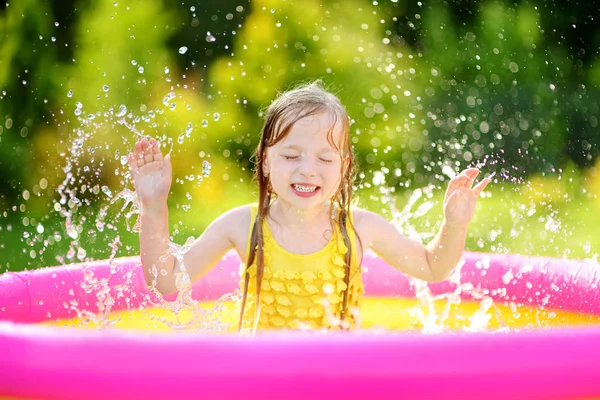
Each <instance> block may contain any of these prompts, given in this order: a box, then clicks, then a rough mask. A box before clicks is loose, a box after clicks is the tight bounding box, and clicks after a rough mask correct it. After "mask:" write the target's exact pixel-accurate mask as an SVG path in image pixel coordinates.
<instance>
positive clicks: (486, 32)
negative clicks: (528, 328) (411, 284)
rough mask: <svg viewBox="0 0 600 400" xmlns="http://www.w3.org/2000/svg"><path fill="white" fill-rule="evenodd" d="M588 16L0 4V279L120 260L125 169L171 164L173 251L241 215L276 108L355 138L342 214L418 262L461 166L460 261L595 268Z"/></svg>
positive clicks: (373, 8)
mask: <svg viewBox="0 0 600 400" xmlns="http://www.w3.org/2000/svg"><path fill="white" fill-rule="evenodd" d="M594 3H595V2H591V1H589V2H588V1H567V0H556V1H543V0H532V1H493V0H485V1H464V0H455V1H454V2H451V1H441V0H432V1H412V0H411V1H404V0H395V1H367V0H345V1H328V0H321V1H316V0H302V1H300V0H296V1H289V0H288V1H275V0H256V1H247V0H236V1H231V0H219V1H202V2H192V1H187V0H185V1H178V2H169V1H161V0H137V1H136V0H117V1H98V0H95V1H92V0H64V1H56V0H55V1H42V0H19V1H8V2H6V1H5V2H3V3H0V193H1V194H0V272H3V271H6V270H21V269H33V268H40V267H42V266H49V265H57V264H62V263H68V262H78V261H83V260H88V259H102V258H107V257H109V256H111V255H113V254H114V255H116V256H125V255H132V254H136V253H137V251H138V241H137V234H136V233H135V231H134V224H135V221H136V207H135V204H134V203H133V202H132V201H131V200H132V199H133V198H134V196H133V194H132V192H131V190H132V184H131V182H130V179H129V176H128V175H127V169H126V166H125V165H124V163H123V157H124V156H125V155H126V154H127V153H128V152H129V151H130V149H131V148H132V146H133V144H134V143H135V141H136V139H137V138H138V137H139V135H149V136H154V137H157V138H159V139H160V140H161V141H162V142H163V143H164V144H165V148H166V149H165V151H171V152H172V161H173V166H174V183H173V188H172V195H171V197H170V200H169V206H170V227H171V232H172V235H173V239H174V240H175V241H176V242H178V243H180V244H182V243H184V242H185V241H186V240H187V239H188V238H189V237H190V236H198V235H199V234H201V232H202V231H203V229H204V228H205V227H206V226H207V224H208V223H210V221H212V220H213V219H214V218H215V217H216V216H218V215H219V214H220V213H222V212H224V211H226V210H227V209H229V208H231V207H234V206H236V205H240V204H244V203H247V202H250V201H254V200H255V195H256V188H255V186H254V183H253V181H252V170H253V164H252V158H251V156H252V152H253V150H254V147H255V146H256V144H257V142H258V137H259V133H260V128H261V126H262V111H263V110H264V109H265V107H266V106H268V104H269V102H270V101H271V100H273V99H274V98H275V97H276V96H277V94H278V93H280V92H281V91H283V90H286V89H289V88H292V87H293V86H295V85H297V84H299V83H303V82H308V81H311V80H314V79H319V78H320V79H322V80H323V81H324V83H325V85H326V87H328V88H329V89H330V90H332V91H333V92H335V93H336V94H337V95H338V96H339V97H340V99H341V100H342V102H343V103H344V104H345V105H346V107H347V109H348V112H349V114H350V116H351V117H352V119H353V124H352V128H351V129H352V135H353V144H354V146H355V150H356V153H357V156H358V159H359V167H360V172H361V173H360V175H359V180H358V181H357V182H356V186H357V192H356V193H357V196H358V198H359V204H360V205H361V206H363V207H367V208H369V209H371V210H373V211H375V212H378V213H381V214H383V215H386V216H388V218H390V220H393V221H394V223H396V224H397V226H398V228H399V229H400V230H401V231H403V232H404V233H405V234H407V235H410V236H411V237H414V238H417V239H420V240H423V241H427V240H429V238H431V236H432V235H433V234H434V233H435V231H436V228H437V226H438V224H439V222H440V219H441V206H440V201H441V199H442V198H443V194H444V187H445V185H446V183H447V181H448V180H449V179H450V177H451V176H453V174H455V173H457V172H458V171H460V170H461V169H463V168H466V167H469V166H478V167H480V168H481V169H482V171H483V172H484V173H485V174H486V175H487V174H491V173H494V174H495V175H494V183H493V184H492V185H491V186H490V187H489V190H487V193H486V194H485V196H484V197H483V198H482V199H481V200H480V202H479V204H478V208H477V211H476V217H475V219H474V221H473V222H472V223H471V226H470V230H469V237H468V243H467V247H468V249H469V250H473V251H487V252H505V253H519V254H533V255H543V256H551V257H566V258H577V259H593V260H597V257H598V252H599V251H600V235H599V234H600V228H598V226H599V225H600V163H599V162H598V154H599V153H600V140H599V139H600V137H599V136H600V135H599V128H598V118H599V115H600V112H599V103H600V57H599V48H600V10H599V6H598V4H594Z"/></svg>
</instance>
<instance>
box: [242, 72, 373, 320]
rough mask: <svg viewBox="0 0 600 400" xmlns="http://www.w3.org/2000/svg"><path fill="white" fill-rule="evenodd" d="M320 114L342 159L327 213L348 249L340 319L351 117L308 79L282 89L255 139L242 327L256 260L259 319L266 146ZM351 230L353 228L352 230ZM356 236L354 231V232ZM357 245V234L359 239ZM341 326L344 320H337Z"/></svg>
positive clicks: (267, 202)
mask: <svg viewBox="0 0 600 400" xmlns="http://www.w3.org/2000/svg"><path fill="white" fill-rule="evenodd" d="M322 113H328V114H330V115H331V117H332V118H333V122H332V124H331V128H330V129H329V132H328V135H327V140H328V141H329V144H330V145H331V146H332V147H333V148H335V149H336V150H338V151H339V153H340V156H341V158H342V163H341V179H340V185H339V187H338V189H337V191H336V193H335V194H334V196H333V197H332V199H331V200H332V201H331V206H330V208H329V217H330V219H331V220H333V219H335V220H336V224H337V226H338V227H339V229H340V232H341V235H342V239H343V241H344V244H345V245H346V248H347V249H348V251H347V252H346V255H345V256H346V257H345V276H344V282H345V283H346V289H345V290H344V295H343V300H342V307H341V310H340V315H339V318H340V321H342V322H343V321H344V319H345V318H346V317H347V307H348V291H349V288H350V265H351V261H352V253H353V252H352V249H353V247H354V246H353V245H354V243H351V240H350V237H349V235H348V225H350V226H351V227H352V228H354V227H353V226H352V221H351V220H350V219H349V217H348V216H349V215H350V207H351V205H352V204H351V201H352V184H353V180H354V176H353V173H354V168H353V167H354V163H355V160H354V155H353V152H352V146H351V143H350V119H349V117H348V114H347V113H346V110H345V109H344V106H342V103H341V102H340V100H339V99H338V98H337V97H336V96H335V95H334V94H332V93H330V92H328V91H327V90H325V89H324V88H323V86H322V83H321V81H315V82H312V83H310V84H305V85H302V86H299V87H297V88H295V89H293V90H290V91H287V92H284V93H283V94H281V95H280V96H279V97H278V98H277V99H276V100H275V101H273V102H272V103H271V105H270V106H269V107H268V108H267V110H266V115H265V123H264V126H263V129H262V134H261V137H260V142H259V144H258V147H257V149H256V153H255V155H254V157H255V162H256V180H257V181H258V189H259V195H258V213H257V216H256V219H255V221H254V224H253V226H252V234H251V236H250V246H249V249H250V251H249V254H248V255H247V257H248V259H247V262H246V273H245V277H244V286H243V292H242V306H241V310H240V319H239V327H238V329H239V330H241V328H242V322H243V318H244V310H245V308H246V300H247V297H248V286H249V282H250V274H249V272H248V270H247V268H248V267H249V266H251V265H252V264H253V263H254V261H255V260H256V303H255V304H256V308H255V313H254V328H253V330H255V329H256V326H257V324H258V319H259V317H260V316H259V315H260V314H259V307H260V289H261V283H262V278H263V273H264V251H263V244H264V240H263V223H264V221H265V219H266V218H267V215H269V209H270V206H271V200H272V198H273V195H274V193H273V191H272V187H271V184H270V181H269V177H268V176H267V175H266V173H265V171H264V160H265V156H266V152H267V148H269V147H271V146H273V145H275V144H276V143H278V142H280V141H281V140H283V139H285V137H286V136H287V135H288V133H289V132H290V130H291V129H292V127H293V126H294V124H295V123H296V122H298V121H299V120H301V119H303V118H305V117H308V116H312V115H318V114H322ZM338 124H339V126H341V129H342V143H341V146H340V145H339V144H338V143H335V140H334V139H333V133H334V129H335V127H336V126H338ZM334 206H337V209H338V210H339V212H337V214H336V215H335V216H334ZM355 232H356V231H355ZM356 237H357V238H358V235H356ZM358 242H359V244H360V245H361V246H362V244H361V242H360V238H358ZM342 325H343V324H342Z"/></svg>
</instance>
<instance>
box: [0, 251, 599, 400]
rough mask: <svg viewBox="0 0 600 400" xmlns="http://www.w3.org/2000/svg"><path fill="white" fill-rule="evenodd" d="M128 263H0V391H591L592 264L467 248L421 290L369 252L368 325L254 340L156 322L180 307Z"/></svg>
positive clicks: (217, 283) (198, 291) (204, 282)
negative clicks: (163, 305) (0, 269)
mask: <svg viewBox="0 0 600 400" xmlns="http://www.w3.org/2000/svg"><path fill="white" fill-rule="evenodd" d="M138 262H139V260H138V259H137V258H122V259H116V260H113V261H112V262H109V261H99V262H92V263H87V264H80V265H68V266H62V267H53V268H46V269H42V270H36V271H28V272H20V273H5V274H4V275H0V349H1V354H2V355H1V357H0V398H2V396H6V397H10V398H36V399H42V398H44V399H50V398H53V399H54V398H60V399H80V398H82V397H85V398H88V399H89V398H112V399H131V398H141V399H154V398H178V399H188V398H218V399H224V398H234V397H235V398H240V397H241V398H246V397H252V398H254V397H256V398H281V397H285V398H303V399H304V398H313V397H317V398H321V397H328V398H345V399H348V398H364V397H367V396H370V397H376V398H402V399H413V398H414V399H417V398H418V399H426V398H431V399H434V398H435V399H441V398H444V399H459V398H460V399H536V398H538V399H565V398H571V399H583V398H591V397H595V396H598V397H600V368H598V365H597V364H598V360H599V359H600V295H599V294H598V283H599V282H600V265H599V264H597V263H593V262H578V261H566V260H555V259H546V258H536V257H521V256H512V255H508V256H507V255H493V254H476V253H467V254H465V257H464V263H463V264H462V266H461V267H460V268H459V269H458V270H457V271H456V272H457V273H456V275H455V276H454V277H453V278H452V279H451V280H450V281H447V282H441V283H436V284H430V285H429V287H427V286H426V285H421V284H415V283H414V282H412V281H411V280H409V279H407V278H406V277H405V276H404V275H402V274H401V273H398V272H397V271H395V270H393V269H392V268H390V267H389V266H387V265H385V264H384V263H383V262H382V261H381V260H380V259H378V258H377V257H375V256H374V255H373V254H366V255H365V258H364V263H363V265H364V266H365V270H364V282H365V289H366V296H367V297H366V298H365V305H364V307H363V309H362V310H361V318H362V321H363V325H364V327H365V329H361V330H358V331H356V332H353V333H350V334H348V333H342V332H328V333H322V332H291V331H288V332H273V333H261V334H258V335H257V336H255V337H250V336H238V335H237V334H236V333H235V331H234V330H232V331H225V332H220V333H219V334H215V333H211V332H201V331H199V329H192V330H184V331H178V332H173V331H172V330H171V332H170V333H165V332H164V331H163V330H162V329H161V328H165V327H166V326H167V325H170V324H173V323H177V321H178V319H173V315H172V313H171V312H165V310H160V309H151V308H149V307H150V306H152V305H153V304H156V302H157V299H156V297H155V296H154V295H153V294H152V293H150V292H149V291H148V290H147V288H146V285H145V282H144V278H143V274H142V271H141V269H140V266H139V265H138ZM237 283H238V259H237V257H236V256H235V255H234V254H228V255H227V256H226V257H225V258H224V259H223V260H222V261H221V262H220V264H219V265H218V266H217V267H216V268H215V269H214V270H213V271H212V272H211V273H210V274H209V275H207V276H206V277H204V278H203V279H201V280H199V281H197V282H196V283H195V284H194V287H193V298H194V299H196V300H198V301H200V302H202V304H207V307H209V309H210V307H213V306H212V304H214V302H215V301H216V300H217V299H219V298H220V297H221V296H222V295H223V294H225V293H228V292H231V291H233V290H234V289H235V288H236V287H237ZM99 288H100V289H102V290H100V291H98V289H99ZM436 299H437V300H436ZM432 300H436V301H432ZM108 309H110V313H108V312H107V311H108ZM219 309H220V313H221V314H222V319H223V320H224V321H227V319H228V318H229V317H231V318H230V320H231V321H234V320H235V316H233V315H230V316H229V317H228V316H227V315H226V314H227V312H226V311H227V307H221V308H219ZM223 310H225V311H223ZM230 312H231V314H234V313H235V311H234V310H233V309H231V310H230ZM180 314H181V315H179V317H178V318H180V319H181V318H183V319H185V318H188V317H189V316H188V317H185V316H184V315H183V314H185V313H184V312H181V313H180ZM99 315H100V316H102V315H104V318H99V317H97V316H99ZM106 316H108V317H106ZM432 316H436V318H433V319H432ZM169 318H171V320H169ZM219 318H221V317H219ZM95 320H97V323H96V324H94V323H93V322H94V321H95ZM84 321H85V322H86V323H85V324H83V322H84ZM90 321H91V322H90ZM169 321H171V322H169ZM428 321H429V322H428ZM432 321H434V322H435V323H433V325H431V323H432ZM179 322H181V321H179ZM428 324H429V325H428ZM183 325H185V324H183ZM442 325H443V327H445V329H446V331H445V332H444V333H443V334H423V333H422V332H423V328H424V327H425V328H427V327H428V326H429V328H431V326H434V327H438V328H439V327H440V326H442ZM78 326H85V327H87V329H82V328H78ZM94 326H96V329H89V328H94ZM100 326H101V327H102V329H99V327H100ZM171 326H172V325H171ZM484 329H485V330H484ZM167 330H168V329H167ZM426 330H427V329H426ZM429 330H430V331H435V329H429ZM471 331H473V332H471Z"/></svg>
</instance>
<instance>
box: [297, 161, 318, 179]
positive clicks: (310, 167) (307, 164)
mask: <svg viewBox="0 0 600 400" xmlns="http://www.w3.org/2000/svg"><path fill="white" fill-rule="evenodd" d="M298 172H299V173H300V175H302V176H305V177H311V176H315V175H316V174H317V170H316V167H315V163H314V162H313V161H312V160H310V159H309V157H302V161H301V162H300V166H299V167H298Z"/></svg>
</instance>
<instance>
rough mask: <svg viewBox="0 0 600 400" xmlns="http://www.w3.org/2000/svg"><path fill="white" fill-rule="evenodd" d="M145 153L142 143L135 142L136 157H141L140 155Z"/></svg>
mask: <svg viewBox="0 0 600 400" xmlns="http://www.w3.org/2000/svg"><path fill="white" fill-rule="evenodd" d="M142 152H143V150H142V142H135V154H134V155H135V156H136V157H139V155H140V154H141V153H142Z"/></svg>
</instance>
